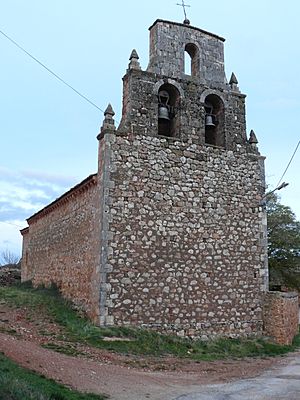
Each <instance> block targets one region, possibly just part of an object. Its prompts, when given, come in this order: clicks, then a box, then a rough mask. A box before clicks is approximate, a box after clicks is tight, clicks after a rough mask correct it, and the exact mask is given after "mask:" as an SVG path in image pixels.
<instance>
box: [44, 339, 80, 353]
mask: <svg viewBox="0 0 300 400" xmlns="http://www.w3.org/2000/svg"><path fill="white" fill-rule="evenodd" d="M41 346H42V347H44V349H50V350H54V351H56V352H57V353H63V354H66V355H68V356H80V355H83V354H84V353H82V352H81V351H78V350H77V349H76V347H74V346H71V345H69V344H65V345H59V344H57V343H51V342H50V343H44V344H42V345H41Z"/></svg>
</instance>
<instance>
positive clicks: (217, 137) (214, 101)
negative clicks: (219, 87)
mask: <svg viewBox="0 0 300 400" xmlns="http://www.w3.org/2000/svg"><path fill="white" fill-rule="evenodd" d="M204 108H205V144H210V145H213V146H218V147H225V113H224V103H223V101H222V100H221V98H220V97H219V96H217V95H215V94H209V95H208V96H206V98H205V102H204Z"/></svg>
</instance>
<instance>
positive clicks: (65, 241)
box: [22, 183, 100, 322]
mask: <svg viewBox="0 0 300 400" xmlns="http://www.w3.org/2000/svg"><path fill="white" fill-rule="evenodd" d="M99 235H100V234H99V190H98V186H97V184H96V183H94V184H91V185H88V186H87V187H85V188H83V189H82V190H77V191H75V193H74V194H73V195H72V196H70V197H68V198H67V199H66V200H61V201H59V202H58V203H57V204H56V205H55V207H53V208H52V209H51V210H50V211H49V212H47V213H43V215H40V216H39V214H37V216H36V217H33V218H31V219H30V220H29V231H28V232H27V233H25V234H24V238H25V240H24V242H23V257H22V281H26V280H32V281H33V284H34V285H35V286H37V285H41V284H43V285H46V286H49V285H51V283H54V284H56V285H57V286H58V288H59V289H60V291H61V292H62V294H63V295H64V296H65V297H66V298H68V299H71V300H72V301H73V303H74V304H75V305H76V306H77V307H78V308H79V309H81V310H83V311H85V312H86V313H87V314H88V315H89V317H90V318H92V319H93V320H94V321H95V322H98V321H99ZM97 266H98V267H97Z"/></svg>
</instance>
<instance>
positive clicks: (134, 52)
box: [129, 49, 140, 61]
mask: <svg viewBox="0 0 300 400" xmlns="http://www.w3.org/2000/svg"><path fill="white" fill-rule="evenodd" d="M133 58H134V59H135V60H138V59H139V58H140V57H139V55H138V53H137V51H136V49H133V50H132V52H131V54H130V57H129V60H130V61H131V60H132V59H133Z"/></svg>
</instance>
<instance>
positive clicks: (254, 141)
mask: <svg viewBox="0 0 300 400" xmlns="http://www.w3.org/2000/svg"><path fill="white" fill-rule="evenodd" d="M249 143H250V144H253V145H256V144H257V143H258V140H257V137H256V135H255V133H254V130H253V129H251V131H250V136H249Z"/></svg>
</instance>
